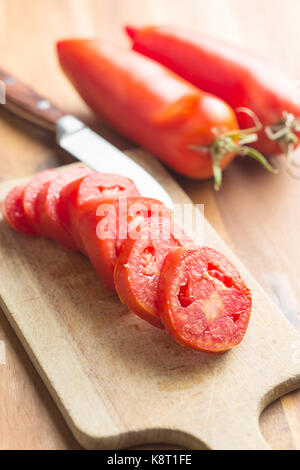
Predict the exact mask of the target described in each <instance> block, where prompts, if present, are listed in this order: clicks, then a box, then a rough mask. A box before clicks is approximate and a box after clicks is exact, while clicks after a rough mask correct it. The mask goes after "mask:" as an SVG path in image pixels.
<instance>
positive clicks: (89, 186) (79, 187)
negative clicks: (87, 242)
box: [58, 172, 140, 251]
mask: <svg viewBox="0 0 300 470" xmlns="http://www.w3.org/2000/svg"><path fill="white" fill-rule="evenodd" d="M139 195H140V193H139V191H138V189H137V188H136V186H135V184H134V183H133V181H131V180H130V179H129V178H125V177H124V176H119V175H115V174H112V173H94V172H93V173H91V174H90V175H89V176H87V177H85V178H82V179H81V180H80V181H78V182H76V181H75V182H72V183H70V184H68V185H67V186H65V187H64V189H63V190H62V192H61V196H60V201H59V204H58V213H59V218H60V220H61V222H62V223H63V226H64V228H65V229H66V230H67V231H68V232H69V233H70V234H72V236H73V238H74V240H75V242H76V244H77V245H78V246H80V247H81V250H82V251H84V250H85V248H84V246H83V243H82V241H81V238H80V235H79V231H80V230H79V226H78V214H79V212H80V210H81V207H82V206H83V205H84V204H85V203H86V202H87V201H89V200H91V199H97V201H98V203H99V204H100V201H101V200H105V199H113V198H118V197H120V196H127V197H131V196H139Z"/></svg>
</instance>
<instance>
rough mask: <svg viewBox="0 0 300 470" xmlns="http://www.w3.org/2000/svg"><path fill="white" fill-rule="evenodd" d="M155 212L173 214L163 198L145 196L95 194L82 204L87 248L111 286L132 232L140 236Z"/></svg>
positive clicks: (80, 220) (81, 225) (82, 229)
mask: <svg viewBox="0 0 300 470" xmlns="http://www.w3.org/2000/svg"><path fill="white" fill-rule="evenodd" d="M152 213H153V214H155V215H157V216H158V217H162V216H165V217H171V214H170V211H169V210H168V209H167V208H166V207H165V206H164V205H163V204H162V203H161V202H160V201H158V200H156V199H150V198H143V197H129V198H127V197H122V198H119V199H106V200H103V199H102V198H98V199H97V198H96V199H95V198H94V199H90V200H89V201H87V202H86V203H85V204H83V205H82V207H81V210H80V213H79V215H78V227H79V234H80V236H81V239H82V241H83V244H84V249H85V252H86V253H87V255H88V257H89V258H90V260H91V262H92V264H93V266H94V267H95V269H96V271H97V273H98V274H99V277H100V279H101V280H102V282H103V283H104V285H105V286H106V287H108V288H109V289H111V290H115V285H114V279H113V272H114V268H115V264H116V261H117V257H118V255H119V253H120V250H121V248H122V246H123V243H124V242H125V240H127V238H128V233H129V232H131V236H132V237H134V238H137V237H138V236H139V233H140V230H141V227H142V226H143V223H144V221H145V220H146V219H147V218H148V217H151V215H152Z"/></svg>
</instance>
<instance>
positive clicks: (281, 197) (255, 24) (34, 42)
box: [0, 0, 300, 448]
mask: <svg viewBox="0 0 300 470" xmlns="http://www.w3.org/2000/svg"><path fill="white" fill-rule="evenodd" d="M113 4H114V5H113V8H112V2H111V0H43V2H39V1H37V0H27V1H26V2H24V1H22V0H0V46H1V51H2V54H1V66H3V67H4V68H6V69H7V70H9V71H12V72H13V73H15V74H16V75H17V76H19V77H20V78H22V80H24V81H26V82H27V83H32V84H33V85H34V88H35V89H37V90H38V91H39V92H40V93H41V94H42V95H46V96H49V97H51V99H52V100H53V101H54V103H58V104H59V105H60V106H61V107H62V108H63V109H64V110H65V111H66V112H69V113H74V114H76V115H77V116H78V117H79V118H81V119H84V120H85V121H86V122H87V123H88V124H89V125H91V126H92V127H93V128H94V129H95V130H97V131H98V132H100V133H101V134H102V135H103V136H104V137H105V138H107V139H109V140H110V141H113V142H114V143H115V144H116V145H118V146H119V147H120V148H123V149H124V148H129V147H130V145H131V144H129V143H127V142H126V140H124V139H122V138H121V137H120V136H117V135H115V134H114V133H113V132H112V131H111V130H110V129H108V128H107V127H106V126H105V125H103V123H100V122H99V121H96V120H95V119H94V118H93V116H92V115H91V114H90V112H89V111H88V110H87V108H86V107H85V106H84V105H83V104H82V102H81V101H80V99H79V98H78V97H77V95H76V94H75V93H74V92H73V91H72V89H71V87H69V85H68V83H67V82H66V80H65V79H64V77H63V75H62V74H61V73H60V71H59V69H58V67H57V63H56V59H55V54H54V47H53V44H54V42H55V40H57V39H60V38H63V37H67V36H76V35H84V36H92V35H95V34H98V35H101V36H102V37H103V38H106V39H109V40H113V41H114V42H117V43H121V42H122V43H123V42H125V41H126V39H125V37H124V35H123V34H122V32H121V25H122V24H123V23H124V22H132V23H138V24H144V23H169V24H180V25H185V26H188V27H193V28H194V29H198V30H199V31H202V32H206V33H209V34H212V35H213V36H216V37H219V38H221V39H226V40H228V41H230V42H232V43H236V44H241V45H243V46H245V47H246V48H248V49H250V50H252V51H253V52H257V53H260V54H261V55H263V56H265V57H267V58H269V59H271V60H272V61H273V62H274V63H276V64H277V65H279V66H280V67H281V68H283V69H284V70H286V71H287V73H289V74H290V75H291V77H294V78H295V79H299V78H300V62H299V60H298V59H297V58H298V57H299V53H300V41H299V28H298V18H299V15H300V3H299V2H298V0H289V1H288V2H286V1H285V0H277V1H276V7H275V4H274V1H273V0H253V1H252V2H251V5H247V8H246V7H245V5H244V2H241V1H240V0H211V1H210V2H205V1H200V0H187V1H186V2H182V1H181V0H148V1H147V0H143V1H140V0H126V2H124V1H123V0H114V2H113ZM1 116H2V117H3V119H1V121H0V139H1V145H0V179H1V180H6V179H11V178H18V177H22V176H26V175H29V174H32V173H34V172H36V171H40V170H42V169H44V168H48V167H54V166H57V165H59V164H62V163H65V162H66V161H68V160H67V157H66V156H65V155H62V154H60V153H58V152H57V149H56V148H55V146H54V144H53V140H52V138H51V136H50V135H49V134H46V133H43V132H42V131H39V130H33V129H31V127H30V126H29V125H25V126H24V125H23V124H21V123H20V122H19V121H16V120H15V119H12V118H11V117H10V116H8V115H6V114H5V113H3V112H1ZM69 161H70V160H69ZM180 183H181V184H182V186H183V187H184V189H185V190H186V191H187V192H188V193H189V194H190V196H191V197H192V199H193V200H194V202H200V203H205V213H206V216H207V218H208V219H209V220H210V222H211V223H212V224H213V225H214V226H215V228H216V229H217V230H218V232H219V233H220V234H222V236H223V237H224V238H225V239H226V241H227V242H228V243H229V244H230V246H232V247H233V248H234V250H235V252H236V253H237V254H238V255H239V257H240V258H241V259H242V260H243V262H244V263H245V264H246V266H247V267H248V268H249V269H250V271H251V272H252V273H253V274H255V276H256V278H257V279H258V280H259V281H260V282H261V283H262V285H263V286H264V288H265V289H266V291H267V292H268V293H269V294H271V295H272V296H273V299H274V300H275V301H276V302H277V303H278V305H279V307H280V308H281V309H282V312H283V313H286V314H288V315H290V314H291V313H292V316H293V319H294V321H295V318H297V316H298V317H299V311H300V309H299V308H298V305H299V302H300V291H299V285H298V284H299V283H298V277H299V276H298V269H297V267H298V265H299V256H300V247H299V243H298V233H299V228H298V223H299V217H297V213H298V199H299V189H298V187H299V184H298V183H297V182H295V181H293V180H291V179H290V178H288V177H287V176H286V175H285V173H284V172H281V174H280V175H279V176H277V177H269V176H266V175H264V174H263V173H262V171H261V170H260V169H258V168H257V167H256V165H255V164H252V163H250V162H249V163H246V162H245V161H241V162H234V163H233V164H232V165H231V167H230V168H229V169H228V171H227V172H226V174H225V180H224V183H225V184H224V187H223V190H222V192H221V193H220V194H218V195H216V194H214V192H213V190H212V186H211V184H210V183H206V182H204V183H201V182H199V183H194V182H190V181H188V180H184V179H180ZM249 220H251V224H250V223H249ZM248 235H249V236H248ZM257 250H258V251H257ZM274 252H275V253H276V255H275V256H274ZM254 253H255V254H254ZM256 253H257V254H256ZM280 278H281V280H282V281H283V282H281V281H280ZM282 285H283V287H282ZM278 291H279V293H280V295H278ZM297 314H298V315H297ZM1 339H4V340H5V341H6V344H7V349H8V364H7V365H6V366H1V365H0V374H1V377H4V376H5V381H4V379H3V382H2V381H1V383H4V387H2V386H1V390H0V415H1V420H0V423H1V424H0V447H1V448H53V447H57V448H60V447H61V448H68V447H72V445H74V446H76V444H75V443H73V444H71V442H70V439H69V438H68V431H67V430H66V427H65V426H64V423H63V422H62V420H59V419H58V420H53V419H52V415H53V413H54V412H53V409H55V407H54V406H53V405H51V403H52V401H51V399H50V398H49V396H48V393H47V392H46V391H45V389H44V387H43V386H42V384H41V381H40V380H39V379H38V377H37V376H36V373H35V372H34V370H33V368H32V366H31V365H30V364H29V362H28V360H27V359H26V356H24V353H23V350H22V349H21V347H20V346H19V343H18V341H17V340H16V339H15V336H14V335H13V333H12V332H11V330H10V328H9V327H8V326H7V324H6V323H5V320H4V319H3V317H1V321H0V340H1ZM4 374H5V375H4ZM23 391H25V393H23ZM7 397H10V399H9V400H8V399H6V398H7ZM299 410H300V393H299V392H295V393H293V394H291V395H289V396H287V397H286V398H284V399H282V400H281V402H278V403H277V404H276V405H274V406H271V407H270V408H269V409H268V410H267V411H266V412H265V413H264V414H263V416H262V419H261V426H262V429H263V432H264V435H265V436H266V437H267V439H268V441H269V442H270V443H271V444H272V445H273V446H274V447H276V448H295V447H297V448H299V436H300V429H299V422H300V420H299ZM279 436H280V437H279Z"/></svg>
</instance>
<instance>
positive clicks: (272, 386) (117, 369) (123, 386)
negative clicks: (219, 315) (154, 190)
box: [0, 150, 300, 449]
mask: <svg viewBox="0 0 300 470" xmlns="http://www.w3.org/2000/svg"><path fill="white" fill-rule="evenodd" d="M129 154H130V156H132V158H134V159H135V160H138V161H139V162H140V163H142V164H143V166H144V167H145V168H146V169H147V170H148V171H150V172H151V173H152V175H153V176H154V177H156V178H157V180H159V181H160V183H161V184H163V185H164V186H165V188H166V189H167V190H168V192H169V194H170V195H171V197H172V198H173V200H174V202H175V203H181V204H183V203H189V202H190V200H189V198H188V197H187V196H186V194H185V193H184V192H183V191H182V189H180V187H179V186H178V185H177V183H175V181H174V180H173V179H172V178H171V177H170V176H169V174H168V173H167V172H166V170H164V168H163V167H162V166H161V165H160V163H159V162H158V161H157V160H155V159H153V158H152V157H151V156H149V155H147V154H145V153H144V152H142V151H139V150H136V151H132V152H129ZM18 183H19V181H18ZM15 184H17V182H16V181H11V182H6V183H3V184H1V185H0V200H3V198H4V197H5V195H6V194H7V192H8V190H9V189H10V188H11V187H12V186H14V185H15ZM249 223H251V221H249ZM204 234H205V243H206V244H207V245H209V246H211V247H213V248H216V249H218V250H220V251H222V252H223V253H224V254H225V255H227V256H228V257H229V258H230V259H231V260H232V261H233V262H234V263H235V264H236V265H237V266H238V268H239V270H240V271H241V273H242V275H243V277H244V278H245V280H246V282H247V283H248V285H249V287H250V288H251V289H252V293H253V301H254V306H253V314H252V318H251V322H250V326H249V329H248V333H247V335H246V338H245V340H244V341H243V343H242V344H241V345H240V346H239V347H237V348H236V349H234V350H232V351H230V352H228V353H226V354H224V355H220V356H214V355H206V354H202V353H196V352H193V351H189V350H186V349H184V348H182V347H181V346H179V345H178V344H177V343H175V342H174V341H173V340H172V339H171V338H170V337H169V336H167V335H166V333H165V332H164V331H160V330H158V329H156V328H153V327H151V326H150V325H148V324H147V323H146V322H144V321H142V320H140V319H139V318H138V317H136V316H135V315H133V314H132V313H131V312H129V311H128V310H127V308H126V307H124V305H122V304H121V303H120V301H119V300H118V298H117V296H116V295H114V294H112V293H111V292H109V291H107V290H106V289H105V288H104V287H103V286H102V284H101V282H100V281H99V279H98V278H97V275H96V273H95V272H94V270H93V268H92V266H91V264H90V263H89V261H88V260H87V259H85V258H84V257H83V256H81V255H79V254H74V253H69V252H67V251H64V250H63V249H62V248H60V247H59V246H58V245H56V244H55V243H52V242H51V241H47V240H42V239H35V238H29V237H26V236H23V235H21V234H18V233H16V232H14V231H13V230H11V229H10V228H9V227H8V226H7V225H6V223H5V222H4V221H3V220H2V219H1V220H0V306H1V307H2V308H3V310H4V311H5V313H6V315H7V318H8V320H9V322H10V323H11V325H12V327H13V328H14V330H15V331H16V333H17V335H18V336H19V338H20V340H21V342H22V344H23V345H24V348H25V349H26V351H27V352H28V354H29V356H30V358H31V360H32V361H33V363H34V365H35V367H36V368H37V370H38V372H39V373H40V375H41V377H42V378H43V380H44V382H45V384H46V386H47V387H48V389H49V391H50V393H51V394H52V396H53V398H54V400H55V401H56V403H57V405H58V407H59V408H60V410H61V412H62V413H63V415H64V417H65V419H66V421H67V423H68V425H69V426H70V428H71V430H72V432H73V434H74V436H75V437H76V438H77V440H78V441H79V442H80V443H81V444H82V445H83V446H84V447H86V448H106V449H112V448H121V447H127V446H134V445H138V444H141V443H148V442H150V443H155V442H166V443H171V444H179V445H181V446H185V447H187V448H203V447H207V448H211V449H267V448H268V445H267V444H266V442H265V440H264V439H263V437H262V436H261V434H260V431H259V426H258V418H259V414H260V413H261V411H262V409H263V408H264V407H265V406H266V405H267V404H268V403H270V402H271V401H273V400H275V399H276V398H278V397H279V396H281V395H283V394H285V393H287V392H288V391H291V390H293V389H295V388H297V387H299V385H300V361H299V354H298V353H297V349H296V348H298V350H299V348H300V343H299V341H300V337H299V335H298V333H297V332H296V331H295V330H294V328H293V327H292V326H291V325H290V324H289V323H288V321H287V320H286V319H285V318H284V317H283V316H282V314H281V313H280V311H279V310H278V309H277V307H276V306H275V305H274V304H273V303H272V301H271V300H270V299H269V298H268V297H267V296H266V294H265V293H264V292H263V290H262V289H261V288H260V286H259V285H258V284H257V283H256V281H255V280H254V279H253V278H252V276H251V275H250V274H249V273H248V272H247V271H246V269H245V268H244V267H243V266H242V265H241V264H240V263H239V261H238V260H237V259H236V257H235V256H234V254H233V253H232V252H231V251H230V250H229V248H228V247H227V246H226V245H225V244H224V242H223V241H222V240H221V239H220V237H219V236H218V235H217V233H216V232H215V231H214V230H213V228H212V227H211V226H210V225H209V224H208V223H205V231H204ZM254 256H255V254H254ZM298 352H299V351H298ZM295 353H296V354H295ZM297 359H298V360H297Z"/></svg>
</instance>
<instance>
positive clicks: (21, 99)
mask: <svg viewBox="0 0 300 470" xmlns="http://www.w3.org/2000/svg"><path fill="white" fill-rule="evenodd" d="M0 80H1V81H2V82H3V83H4V86H5V100H6V103H5V107H6V108H7V109H8V110H9V111H11V112H12V113H13V114H15V115H17V116H19V117H21V118H22V119H25V120H26V121H29V122H31V123H34V124H36V125H38V126H39V127H42V128H43V129H47V130H50V131H53V132H56V122H57V121H58V119H60V118H61V117H63V116H64V115H65V113H63V112H62V111H61V110H60V109H58V108H57V107H56V106H54V105H53V104H52V103H51V102H50V101H49V100H48V99H47V98H44V97H42V96H40V95H39V94H38V93H36V92H35V91H34V90H32V89H31V88H30V87H29V86H27V85H25V84H24V83H22V82H21V81H19V80H18V79H17V78H16V77H14V76H13V75H11V74H9V73H7V72H6V71H5V70H3V69H1V68H0Z"/></svg>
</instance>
